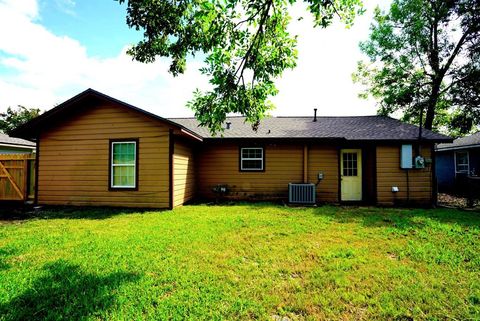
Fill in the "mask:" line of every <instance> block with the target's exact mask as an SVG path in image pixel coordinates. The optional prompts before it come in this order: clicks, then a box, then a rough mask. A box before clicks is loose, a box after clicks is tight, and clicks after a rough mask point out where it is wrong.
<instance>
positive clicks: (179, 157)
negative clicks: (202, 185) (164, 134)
mask: <svg viewBox="0 0 480 321" xmlns="http://www.w3.org/2000/svg"><path fill="white" fill-rule="evenodd" d="M194 162H195V157H194V151H193V148H192V147H191V146H189V144H187V143H186V142H183V141H178V140H175V143H174V153H173V206H174V207H175V206H179V205H182V204H184V203H186V202H188V201H190V200H191V199H193V198H194V197H195V194H196V189H197V185H196V179H195V177H196V172H195V163H194Z"/></svg>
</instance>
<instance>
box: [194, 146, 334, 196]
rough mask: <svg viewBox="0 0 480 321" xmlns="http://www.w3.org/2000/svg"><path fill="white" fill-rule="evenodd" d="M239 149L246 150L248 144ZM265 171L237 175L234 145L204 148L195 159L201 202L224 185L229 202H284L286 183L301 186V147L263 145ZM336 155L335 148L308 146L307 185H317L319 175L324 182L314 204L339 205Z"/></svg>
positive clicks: (238, 173)
mask: <svg viewBox="0 0 480 321" xmlns="http://www.w3.org/2000/svg"><path fill="white" fill-rule="evenodd" d="M241 146H244V147H248V146H249V145H248V144H243V145H241ZM263 147H264V152H265V171H264V172H240V171H239V162H240V159H239V148H240V145H239V144H236V143H221V144H220V143H217V144H214V143H212V144H209V145H206V146H204V147H203V148H202V149H201V151H200V152H199V155H198V158H199V159H198V167H197V171H198V187H199V194H200V196H201V197H204V198H210V199H211V198H215V197H217V195H216V194H215V193H214V192H213V191H212V189H213V188H214V187H215V186H216V185H219V184H220V185H227V186H228V189H229V193H228V195H227V196H226V198H228V199H244V200H249V199H250V200H259V199H270V200H275V199H286V198H288V183H302V182H303V155H304V154H303V148H304V146H303V145H302V144H265V145H263ZM337 166H338V154H337V149H336V147H334V146H324V145H318V146H310V147H309V152H308V176H307V177H308V182H309V183H314V184H315V183H317V177H318V176H317V175H318V172H320V171H322V172H323V173H324V179H323V180H322V181H321V182H320V183H319V184H318V185H317V201H319V202H337V201H338V168H337Z"/></svg>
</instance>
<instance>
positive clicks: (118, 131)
mask: <svg viewBox="0 0 480 321" xmlns="http://www.w3.org/2000/svg"><path fill="white" fill-rule="evenodd" d="M129 138H138V139H139V146H138V148H139V155H138V156H139V157H138V158H139V162H138V164H137V166H138V171H139V173H138V174H139V179H138V182H137V184H138V191H117V190H115V191H109V171H110V168H109V166H110V164H109V140H110V139H129ZM40 141H41V156H40V159H39V164H38V169H39V170H38V202H39V204H48V205H95V206H97V205H98V206H128V207H157V208H167V207H168V206H169V196H168V195H169V183H168V179H169V178H168V166H169V155H168V127H167V126H166V125H165V126H163V125H162V124H161V123H159V122H158V121H155V120H153V119H150V118H148V117H147V116H145V115H142V114H141V113H138V112H135V111H132V110H128V109H126V108H124V107H121V106H116V105H102V106H97V107H92V108H89V109H87V110H85V111H84V112H83V113H81V114H80V115H75V116H72V117H71V118H70V119H67V120H64V121H63V122H62V123H61V124H59V125H57V126H56V127H55V128H53V129H51V130H49V131H47V132H44V133H42V135H41V136H40Z"/></svg>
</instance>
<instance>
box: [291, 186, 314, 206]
mask: <svg viewBox="0 0 480 321" xmlns="http://www.w3.org/2000/svg"><path fill="white" fill-rule="evenodd" d="M288 202H289V203H296V204H315V184H293V183H289V184H288Z"/></svg>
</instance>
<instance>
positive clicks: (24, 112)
mask: <svg viewBox="0 0 480 321" xmlns="http://www.w3.org/2000/svg"><path fill="white" fill-rule="evenodd" d="M40 113H41V112H40V109H38V108H27V107H24V106H20V105H19V106H18V107H17V108H16V109H13V108H11V107H8V108H7V111H6V112H5V113H0V131H1V132H4V133H6V134H10V133H11V131H12V130H13V129H15V128H17V127H18V126H20V125H22V124H25V123H26V122H28V121H29V120H31V119H33V118H35V117H37V116H39V115H40Z"/></svg>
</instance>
